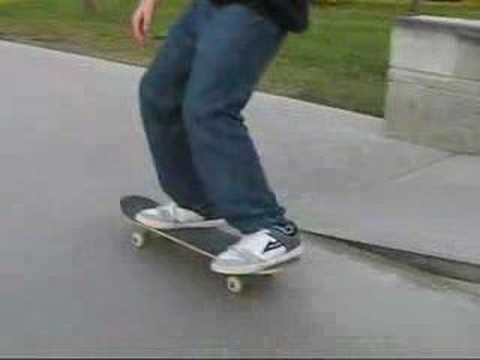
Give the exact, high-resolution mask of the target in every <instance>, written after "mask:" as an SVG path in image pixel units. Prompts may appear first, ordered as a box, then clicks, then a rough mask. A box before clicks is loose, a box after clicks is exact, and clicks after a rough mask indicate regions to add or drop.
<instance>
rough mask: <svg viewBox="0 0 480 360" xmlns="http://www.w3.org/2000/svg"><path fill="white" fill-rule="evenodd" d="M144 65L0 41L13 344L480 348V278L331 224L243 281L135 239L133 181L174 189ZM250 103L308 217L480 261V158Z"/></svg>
mask: <svg viewBox="0 0 480 360" xmlns="http://www.w3.org/2000/svg"><path fill="white" fill-rule="evenodd" d="M142 72H143V69H141V68H138V67H132V66H126V65H121V64H115V63H110V62H106V61H102V60H97V59H91V58H87V57H82V56H76V55H71V54H64V53H60V52H55V51H49V50H44V49H38V48H33V47H29V46H24V45H18V44H12V43H6V42H0V79H1V83H0V94H1V96H0V116H1V119H0V120H1V121H0V161H1V163H2V172H1V176H0V199H1V200H2V201H1V202H0V213H1V214H2V220H1V226H0V238H1V239H3V241H2V242H0V314H1V318H2V322H1V323H0V355H1V356H8V355H10V356H13V355H17V356H27V355H36V356H39V355H57V356H62V355H63V356H68V355H95V356H102V355H110V356H112V355H113V356H115V355H116V356H129V355H130V356H135V355H137V356H140V355H143V356H148V355H152V356H155V355H157V356H158V355H163V356H219V357H227V356H273V357H280V356H294V357H296V356H307V357H310V356H357V357H358V356H366V357H372V356H379V357H382V356H383V357H385V356H447V357H452V356H459V357H460V356H478V355H479V354H480V348H479V344H478V339H477V338H478V336H477V331H476V328H477V327H478V324H479V323H480V315H479V314H480V311H479V309H480V308H479V299H480V295H479V294H480V292H479V290H478V288H477V287H474V286H465V285H464V284H458V283H454V282H450V281H447V280H445V279H441V278H436V277H433V276H429V275H426V274H424V273H420V272H414V271H412V270H411V269H402V268H399V267H395V266H393V265H392V264H390V263H388V262H386V261H383V260H380V259H377V258H376V257H370V256H366V255H364V254H357V253H354V252H352V251H353V250H352V249H349V248H343V247H339V245H338V244H337V245H331V244H327V242H326V240H322V238H321V237H318V236H306V245H307V247H308V250H309V251H308V252H307V254H306V256H305V258H304V261H303V262H302V265H301V266H298V267H293V268H292V269H291V271H288V272H286V273H285V274H284V275H282V276H280V277H279V278H278V280H275V281H260V282H259V283H258V284H256V286H255V287H254V288H252V290H251V291H250V292H247V293H246V294H245V296H242V297H232V296H230V295H228V294H227V293H226V292H225V291H224V289H223V284H222V283H221V282H220V280H221V279H217V276H215V275H213V274H212V273H210V271H209V270H208V267H207V263H206V262H205V260H204V259H202V258H198V257H195V256H193V255H192V254H190V253H189V252H185V251H183V250H181V249H179V248H178V247H175V246H171V245H169V244H168V243H164V242H161V241H159V242H157V243H155V244H153V245H152V247H151V248H148V249H145V251H141V252H134V251H132V249H131V248H130V247H129V244H128V235H129V232H130V228H129V226H128V225H126V224H125V223H124V222H123V221H122V218H121V216H120V213H119V209H118V207H119V204H118V201H119V198H120V196H122V195H124V194H127V193H141V194H146V195H150V196H153V197H155V198H156V199H158V200H161V199H162V198H163V195H162V194H160V193H159V191H158V186H157V184H156V180H155V175H154V173H153V169H152V166H151V162H150V159H149V156H148V154H147V152H146V144H145V141H144V136H143V131H142V128H141V123H140V120H139V117H138V109H137V101H136V99H137V84H138V80H139V77H140V76H141V74H142ZM247 112H248V114H249V115H251V116H250V120H249V124H250V127H251V130H252V132H253V134H254V137H255V139H256V141H257V143H258V146H259V149H260V151H261V153H262V156H263V157H264V159H265V165H266V168H267V172H268V173H269V175H270V178H271V181H272V183H273V184H274V185H275V187H276V188H277V189H278V193H279V196H280V197H281V199H282V201H283V202H285V203H286V204H287V205H288V207H289V210H290V214H291V215H292V216H293V217H294V218H295V219H297V220H298V221H299V223H300V224H301V225H302V226H303V227H304V228H306V229H311V230H315V231H319V232H323V233H327V234H331V235H339V236H346V237H349V238H352V239H358V240H360V241H366V242H372V243H378V242H383V244H385V245H386V246H392V247H394V246H398V247H406V248H412V249H414V250H415V251H425V252H429V253H430V252H432V253H433V252H436V253H438V254H441V255H444V256H450V257H452V258H458V259H465V258H467V260H468V259H470V260H472V261H476V260H478V256H477V255H476V254H478V249H475V248H474V246H473V243H471V242H470V241H473V240H474V237H473V236H471V235H472V234H474V233H473V231H474V230H473V229H474V225H475V224H474V220H475V214H476V213H478V211H477V212H475V210H478V208H477V207H478V206H479V205H478V204H480V202H479V201H478V194H479V193H478V183H477V181H476V180H473V179H475V176H474V175H475V171H476V170H477V169H478V167H479V164H478V161H477V159H476V158H466V157H454V156H452V155H451V154H448V153H443V152H438V151H434V150H431V149H426V148H421V147H416V146H411V145H408V144H405V143H401V142H396V141H392V140H387V139H384V138H383V137H382V136H381V133H382V122H381V120H379V119H374V118H370V117H366V116H362V115H358V114H354V113H350V112H345V111H340V110H335V109H330V108H325V107H319V106H316V105H311V104H306V103H303V102H297V101H290V100H286V99H282V98H278V97H273V96H268V95H264V94H257V95H256V96H255V98H254V101H253V102H252V104H251V105H250V107H249V108H248V110H247ZM440 179H441V181H440ZM460 200H461V201H460ZM385 235H388V236H385ZM452 239H454V240H455V242H452ZM469 246H470V248H471V249H469ZM466 250H468V251H466ZM217 280H218V281H217Z"/></svg>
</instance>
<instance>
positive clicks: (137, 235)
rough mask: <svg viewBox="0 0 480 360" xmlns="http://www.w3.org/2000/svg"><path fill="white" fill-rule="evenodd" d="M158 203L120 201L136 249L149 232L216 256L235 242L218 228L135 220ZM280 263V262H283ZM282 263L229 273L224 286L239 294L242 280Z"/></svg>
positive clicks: (274, 271)
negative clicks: (172, 227) (165, 226)
mask: <svg viewBox="0 0 480 360" xmlns="http://www.w3.org/2000/svg"><path fill="white" fill-rule="evenodd" d="M157 206H159V204H158V203H157V202H156V201H154V200H152V199H149V198H146V197H143V196H138V195H128V196H125V197H123V198H121V200H120V208H121V210H122V213H123V215H124V216H125V218H126V219H127V221H128V222H130V223H133V225H134V226H135V229H134V231H133V232H132V236H131V244H132V245H133V246H134V247H135V248H136V249H140V248H143V247H144V246H145V245H146V244H147V243H148V241H149V240H152V239H153V237H152V235H156V236H157V237H160V238H164V239H167V240H170V241H172V242H174V243H175V244H177V245H180V246H183V247H185V248H187V249H189V250H192V251H193V252H195V253H198V254H200V255H203V256H206V257H208V258H211V259H215V258H216V257H217V256H218V255H220V253H222V252H223V251H225V250H226V249H227V248H228V247H229V246H230V245H233V244H235V243H236V242H237V241H238V240H239V239H240V237H239V236H237V235H234V234H232V233H229V232H226V231H224V230H221V229H219V228H189V229H175V230H159V229H156V228H152V227H149V226H146V225H144V224H142V223H140V222H138V221H137V220H135V216H136V214H138V213H139V212H140V211H142V210H144V209H150V208H155V207H157ZM282 265H283V264H282ZM282 265H277V266H274V267H272V268H268V269H265V270H262V271H259V272H254V273H250V274H246V275H245V274H242V275H240V274H238V275H235V274H228V275H225V277H226V286H227V289H228V290H229V291H230V292H231V293H235V294H237V293H241V292H242V290H243V289H244V285H245V281H246V280H247V279H248V278H249V277H251V276H266V275H274V274H277V273H279V272H281V271H282Z"/></svg>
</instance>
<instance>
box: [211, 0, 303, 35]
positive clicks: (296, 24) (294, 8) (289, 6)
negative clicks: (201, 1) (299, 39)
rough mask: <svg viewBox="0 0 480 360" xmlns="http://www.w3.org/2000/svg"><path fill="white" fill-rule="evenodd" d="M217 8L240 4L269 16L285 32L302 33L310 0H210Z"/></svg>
mask: <svg viewBox="0 0 480 360" xmlns="http://www.w3.org/2000/svg"><path fill="white" fill-rule="evenodd" d="M210 1H211V2H213V3H214V4H217V5H219V6H222V5H227V4H232V3H240V4H245V5H247V6H249V7H252V8H254V9H255V10H256V11H258V12H259V13H260V14H261V15H265V16H269V17H270V18H271V19H272V20H273V21H274V22H276V23H277V24H278V25H279V26H280V27H282V28H283V29H284V30H286V31H292V32H303V31H305V30H306V29H307V28H308V25H309V1H310V0H210Z"/></svg>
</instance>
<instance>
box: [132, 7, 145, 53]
mask: <svg viewBox="0 0 480 360" xmlns="http://www.w3.org/2000/svg"><path fill="white" fill-rule="evenodd" d="M143 22H144V15H143V12H142V11H141V9H139V10H137V11H136V12H135V14H134V15H133V18H132V30H133V36H134V38H135V40H136V41H137V43H138V44H139V45H141V46H143V45H144V44H145V33H144V26H143Z"/></svg>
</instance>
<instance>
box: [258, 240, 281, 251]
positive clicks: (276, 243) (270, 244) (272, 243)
mask: <svg viewBox="0 0 480 360" xmlns="http://www.w3.org/2000/svg"><path fill="white" fill-rule="evenodd" d="M282 246H283V244H282V243H281V242H280V241H278V240H273V241H269V242H268V244H267V246H265V249H264V250H263V253H264V254H265V253H266V252H269V251H272V250H275V249H278V248H281V247H282Z"/></svg>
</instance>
